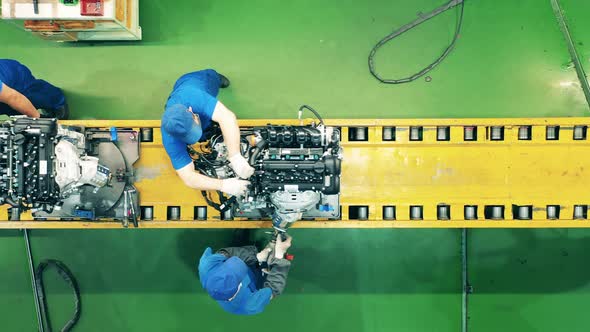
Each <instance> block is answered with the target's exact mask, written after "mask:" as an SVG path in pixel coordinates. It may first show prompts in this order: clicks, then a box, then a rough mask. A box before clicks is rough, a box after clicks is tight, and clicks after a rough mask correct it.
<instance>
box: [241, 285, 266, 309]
mask: <svg viewBox="0 0 590 332" xmlns="http://www.w3.org/2000/svg"><path fill="white" fill-rule="evenodd" d="M271 297H272V291H271V290H270V288H263V289H260V290H259V291H257V292H256V293H254V294H252V296H251V297H250V298H249V299H248V302H246V307H245V308H244V311H245V312H246V314H247V315H256V314H259V313H261V312H263V311H264V308H266V306H267V305H268V304H269V303H270V299H271Z"/></svg>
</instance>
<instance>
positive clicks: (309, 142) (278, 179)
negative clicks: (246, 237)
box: [191, 124, 342, 232]
mask: <svg viewBox="0 0 590 332" xmlns="http://www.w3.org/2000/svg"><path fill="white" fill-rule="evenodd" d="M206 135H207V137H208V141H207V143H206V144H205V146H204V147H203V146H202V145H201V146H200V148H194V149H192V151H191V154H192V155H193V159H194V160H195V167H196V169H197V170H199V171H200V172H201V173H203V174H206V175H208V176H211V177H217V178H231V177H235V174H234V172H233V170H232V169H231V167H230V165H229V161H228V155H227V149H226V147H225V144H224V143H223V136H222V135H221V131H220V130H219V129H218V128H216V127H214V128H213V129H212V130H210V132H209V133H206ZM241 140H242V143H241V150H242V155H243V156H244V157H245V158H246V160H248V161H249V163H250V165H251V166H252V167H254V169H255V172H254V175H253V176H252V177H251V178H250V179H249V180H250V182H251V186H250V188H249V190H248V192H247V193H246V195H245V196H244V197H239V198H237V197H232V198H231V199H228V198H225V197H224V196H223V195H222V194H221V193H219V198H220V203H216V202H214V200H213V198H212V197H210V196H209V195H208V193H206V192H203V195H204V196H205V198H206V200H207V202H208V203H209V204H210V205H211V206H213V207H215V208H216V209H218V210H220V211H221V212H222V213H223V215H224V217H225V218H226V219H229V218H232V217H238V218H247V219H253V220H259V219H268V218H271V219H272V221H273V226H274V228H275V229H276V230H277V231H279V232H285V231H286V229H287V228H288V227H289V226H290V225H291V224H292V223H293V222H294V221H296V220H299V219H302V218H303V219H316V218H325V219H337V218H339V216H340V200H339V198H340V174H341V162H342V148H341V147H340V132H339V130H338V129H337V128H335V127H328V126H324V125H323V124H320V125H313V124H312V125H300V126H284V125H270V124H269V125H267V126H261V127H251V128H245V127H243V128H241ZM199 149H200V150H199Z"/></svg>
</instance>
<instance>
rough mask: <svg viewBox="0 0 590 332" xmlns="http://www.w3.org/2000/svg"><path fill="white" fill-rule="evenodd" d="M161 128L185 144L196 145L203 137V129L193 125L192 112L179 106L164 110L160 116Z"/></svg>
mask: <svg viewBox="0 0 590 332" xmlns="http://www.w3.org/2000/svg"><path fill="white" fill-rule="evenodd" d="M162 128H163V129H164V130H166V132H167V133H169V134H170V135H172V136H174V137H176V138H177V139H179V140H181V141H182V142H184V143H186V144H195V143H197V142H198V141H199V139H201V136H202V135H203V129H202V128H201V126H200V125H198V124H196V123H195V120H194V118H193V114H192V112H190V111H188V107H186V106H184V105H181V104H175V105H172V106H170V107H167V108H166V110H165V111H164V115H163V116H162Z"/></svg>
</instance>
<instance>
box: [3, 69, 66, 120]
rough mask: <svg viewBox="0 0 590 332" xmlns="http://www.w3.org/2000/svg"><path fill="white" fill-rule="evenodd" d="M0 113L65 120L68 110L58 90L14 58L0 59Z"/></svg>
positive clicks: (61, 93)
mask: <svg viewBox="0 0 590 332" xmlns="http://www.w3.org/2000/svg"><path fill="white" fill-rule="evenodd" d="M0 114H4V115H20V114H22V115H26V116H30V117H33V118H38V117H52V118H58V119H67V118H68V116H69V110H68V104H67V103H66V97H65V95H64V94H63V92H62V91H61V89H59V88H57V87H55V86H53V85H51V84H50V83H48V82H46V81H44V80H40V79H36V78H35V77H34V76H33V74H32V73H31V71H30V70H29V68H27V67H25V66H24V65H23V64H21V63H20V62H18V61H16V60H9V59H0Z"/></svg>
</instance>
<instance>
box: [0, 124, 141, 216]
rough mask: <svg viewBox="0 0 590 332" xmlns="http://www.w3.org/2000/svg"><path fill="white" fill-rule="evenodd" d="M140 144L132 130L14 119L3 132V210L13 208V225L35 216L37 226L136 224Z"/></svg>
mask: <svg viewBox="0 0 590 332" xmlns="http://www.w3.org/2000/svg"><path fill="white" fill-rule="evenodd" d="M137 138H138V134H137V132H135V131H133V130H130V129H116V128H111V129H94V128H93V129H86V128H82V127H71V126H63V125H59V124H58V123H57V121H56V120H55V119H31V118H26V117H11V118H10V119H9V120H8V121H5V122H2V123H1V126H0V172H1V174H0V175H1V177H0V204H5V203H8V204H10V205H11V206H12V208H11V209H10V212H11V219H13V220H18V219H19V217H20V214H21V213H22V212H23V211H26V210H31V211H32V212H33V216H34V217H35V219H36V220H45V219H60V220H74V219H89V220H96V219H101V218H108V219H117V220H122V221H123V222H124V223H125V224H127V222H128V220H133V221H134V222H135V221H136V216H135V213H134V211H139V199H138V197H137V194H136V193H137V192H136V190H135V188H134V187H133V164H134V163H135V162H136V161H137V160H138V159H139V141H138V139H137Z"/></svg>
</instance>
